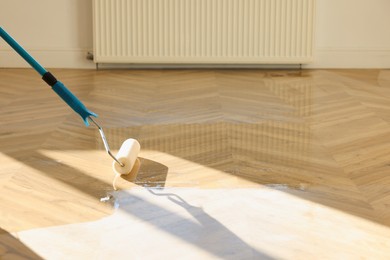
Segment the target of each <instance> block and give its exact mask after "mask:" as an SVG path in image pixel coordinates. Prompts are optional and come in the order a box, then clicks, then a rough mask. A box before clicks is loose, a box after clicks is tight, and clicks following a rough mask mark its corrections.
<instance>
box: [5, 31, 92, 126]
mask: <svg viewBox="0 0 390 260" xmlns="http://www.w3.org/2000/svg"><path fill="white" fill-rule="evenodd" d="M0 36H1V38H3V39H4V40H5V41H6V42H7V43H8V44H9V45H10V46H11V47H12V48H13V49H14V50H15V51H16V52H17V53H18V54H19V55H20V56H21V57H22V58H23V59H24V60H25V61H27V63H28V64H30V65H31V67H33V68H34V69H35V70H36V71H37V72H38V73H39V74H40V75H41V76H42V79H43V80H44V81H45V82H46V83H47V84H48V85H49V86H51V87H52V89H53V90H54V92H56V93H57V95H58V96H60V97H61V98H62V100H64V101H65V102H66V103H67V104H68V105H69V106H70V107H71V108H72V109H73V110H74V111H75V112H76V113H78V114H79V115H80V116H81V118H82V119H83V121H84V124H85V125H86V126H89V121H88V117H90V116H94V117H97V115H96V114H95V113H93V112H91V111H89V110H88V109H87V108H86V107H85V106H84V104H83V103H81V101H80V100H79V99H78V98H77V97H76V96H75V95H73V93H72V92H70V90H69V89H67V88H66V87H65V85H64V84H62V83H61V82H60V81H57V79H56V78H55V77H54V76H53V75H52V74H51V73H50V72H48V71H47V70H46V69H45V68H44V67H42V66H41V65H40V64H39V63H38V62H37V61H36V60H35V59H34V58H33V57H32V56H31V55H30V54H29V53H28V52H27V51H26V50H25V49H23V47H22V46H20V44H19V43H18V42H17V41H15V40H14V39H13V38H12V37H11V36H10V35H9V34H8V33H7V32H6V31H5V30H4V29H3V28H1V27H0Z"/></svg>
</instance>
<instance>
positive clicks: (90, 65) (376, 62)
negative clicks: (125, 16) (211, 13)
mask: <svg viewBox="0 0 390 260" xmlns="http://www.w3.org/2000/svg"><path fill="white" fill-rule="evenodd" d="M88 51H89V50H87V49H85V50H82V49H77V50H31V51H29V53H30V54H31V55H32V56H33V57H34V58H35V59H36V60H37V61H38V62H39V63H40V64H42V66H44V67H47V68H80V69H94V68H96V64H95V63H94V62H93V61H91V60H88V59H87V53H88ZM100 66H101V68H133V69H134V68H216V67H223V68H297V66H296V65H261V64H258V65H254V64H252V65H247V66H245V65H241V66H240V65H234V64H233V65H232V64H230V65H228V64H227V65H221V64H219V65H215V64H208V65H206V64H204V65H191V64H186V65H166V64H154V65H151V64H144V65H140V64H137V65H134V64H106V65H104V64H101V65H100ZM28 67H29V65H28V64H27V63H26V62H25V61H24V60H23V59H22V58H21V57H19V55H18V54H17V53H15V52H14V51H13V50H0V68H28ZM302 68H303V69H326V68H352V69H386V68H390V49H386V48H369V49H363V48H362V49H358V48H355V49H352V48H319V49H317V51H316V52H315V59H314V61H313V62H312V63H309V64H303V65H302Z"/></svg>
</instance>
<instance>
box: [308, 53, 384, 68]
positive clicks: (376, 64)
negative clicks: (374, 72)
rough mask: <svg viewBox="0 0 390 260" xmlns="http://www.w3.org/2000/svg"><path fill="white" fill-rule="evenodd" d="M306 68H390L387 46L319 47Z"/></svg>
mask: <svg viewBox="0 0 390 260" xmlns="http://www.w3.org/2000/svg"><path fill="white" fill-rule="evenodd" d="M302 67H303V68H308V69H326V68H340V69H343V68H344V69H347V68H351V69H385V68H390V49H388V48H319V49H317V51H316V52H315V58H314V61H313V62H312V63H310V64H306V65H303V66H302Z"/></svg>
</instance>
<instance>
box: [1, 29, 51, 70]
mask: <svg viewBox="0 0 390 260" xmlns="http://www.w3.org/2000/svg"><path fill="white" fill-rule="evenodd" d="M0 36H1V38H3V39H4V41H6V42H7V43H8V44H9V46H11V47H12V48H13V49H14V50H15V51H16V52H17V53H18V54H19V55H20V56H21V57H22V58H23V59H24V60H25V61H27V62H28V64H30V65H31V67H33V68H34V69H35V70H36V71H37V72H38V73H39V74H40V75H41V76H43V75H44V74H45V73H46V72H47V71H46V69H45V68H44V67H42V66H41V65H40V64H39V63H38V62H37V61H36V60H34V58H33V57H31V55H30V54H28V52H27V51H26V50H25V49H23V47H22V46H20V45H19V43H17V41H15V40H14V39H13V38H12V37H11V35H9V34H8V33H7V32H6V31H5V30H4V29H3V28H1V27H0Z"/></svg>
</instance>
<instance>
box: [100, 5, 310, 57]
mask: <svg viewBox="0 0 390 260" xmlns="http://www.w3.org/2000/svg"><path fill="white" fill-rule="evenodd" d="M314 17H315V0H93V21H94V22H93V24H94V26H93V27H94V61H95V62H96V63H151V64H161V63H186V64H202V63H206V64H222V63H223V64H300V63H308V62H310V61H311V60H312V58H313V41H314Z"/></svg>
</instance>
